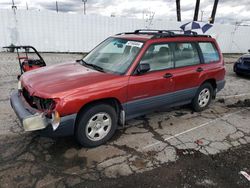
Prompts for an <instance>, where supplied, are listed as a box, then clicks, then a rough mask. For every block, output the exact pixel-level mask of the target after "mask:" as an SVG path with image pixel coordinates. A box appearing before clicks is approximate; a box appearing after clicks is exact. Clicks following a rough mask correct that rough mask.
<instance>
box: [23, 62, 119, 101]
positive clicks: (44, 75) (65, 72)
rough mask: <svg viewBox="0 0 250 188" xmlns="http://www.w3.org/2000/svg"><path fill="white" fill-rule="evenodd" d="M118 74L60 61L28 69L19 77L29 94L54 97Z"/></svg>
mask: <svg viewBox="0 0 250 188" xmlns="http://www.w3.org/2000/svg"><path fill="white" fill-rule="evenodd" d="M117 76H118V75H114V74H109V73H103V72H99V71H96V70H93V69H90V68H87V67H85V66H83V65H81V64H79V63H77V62H70V63H62V64H57V65H53V66H46V67H42V68H39V69H36V70H32V71H28V72H26V73H24V74H23V75H22V77H21V82H22V86H23V87H25V88H26V89H27V90H28V91H29V93H30V95H34V96H40V97H46V98H55V97H58V95H60V93H65V92H72V91H74V90H76V89H78V88H81V87H84V86H88V85H90V84H95V83H99V82H102V81H107V80H110V79H113V78H115V77H117Z"/></svg>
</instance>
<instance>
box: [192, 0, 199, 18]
mask: <svg viewBox="0 0 250 188" xmlns="http://www.w3.org/2000/svg"><path fill="white" fill-rule="evenodd" d="M199 8H200V0H196V5H195V11H194V19H193V21H197V20H198V15H199Z"/></svg>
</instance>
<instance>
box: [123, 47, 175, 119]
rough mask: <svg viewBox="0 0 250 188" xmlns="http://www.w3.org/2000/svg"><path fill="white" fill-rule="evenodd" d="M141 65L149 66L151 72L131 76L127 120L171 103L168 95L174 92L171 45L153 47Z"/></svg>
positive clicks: (126, 107) (147, 52)
mask: <svg viewBox="0 0 250 188" xmlns="http://www.w3.org/2000/svg"><path fill="white" fill-rule="evenodd" d="M140 64H149V65H150V70H149V71H148V72H146V73H143V74H136V73H135V74H134V75H132V76H130V79H129V85H128V102H127V103H126V106H125V109H126V110H125V111H126V116H127V118H126V119H130V118H133V117H135V116H138V115H141V114H145V113H147V112H149V111H152V110H155V109H157V108H158V107H161V106H164V105H167V104H168V103H169V98H168V95H169V93H171V92H173V88H174V81H173V77H172V71H173V67H174V62H173V52H172V49H171V47H170V44H167V43H161V44H153V45H151V46H150V47H149V48H148V49H147V51H146V52H145V54H144V56H143V57H142V59H141V61H140Z"/></svg>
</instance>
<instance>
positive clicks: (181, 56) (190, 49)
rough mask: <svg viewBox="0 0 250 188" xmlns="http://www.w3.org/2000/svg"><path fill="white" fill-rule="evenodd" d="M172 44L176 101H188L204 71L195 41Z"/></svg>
mask: <svg viewBox="0 0 250 188" xmlns="http://www.w3.org/2000/svg"><path fill="white" fill-rule="evenodd" d="M173 45H174V59H175V70H174V72H173V80H174V83H175V85H174V91H175V93H176V96H177V97H176V101H178V102H180V103H181V102H183V103H184V102H190V101H191V99H192V98H193V97H194V96H195V93H196V90H197V89H198V87H199V79H200V77H201V75H202V74H203V73H202V72H203V71H204V67H203V64H201V62H202V61H201V60H202V59H201V57H200V55H199V54H200V53H199V48H198V46H197V43H194V42H177V43H173Z"/></svg>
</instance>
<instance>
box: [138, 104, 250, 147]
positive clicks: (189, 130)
mask: <svg viewBox="0 0 250 188" xmlns="http://www.w3.org/2000/svg"><path fill="white" fill-rule="evenodd" d="M246 110H248V109H243V110H238V111H236V112H232V113H229V114H226V115H224V116H221V117H218V118H216V119H213V120H211V121H208V122H206V123H203V124H201V125H199V126H197V127H193V128H191V129H188V130H186V131H183V132H181V133H178V134H175V135H173V136H170V137H168V138H165V139H164V141H168V140H171V139H172V138H176V137H178V136H181V135H183V134H186V133H188V132H191V131H193V130H196V129H199V128H201V127H204V126H207V125H209V124H212V123H215V122H216V121H218V120H221V119H223V118H227V117H229V116H232V115H234V114H238V113H240V112H243V111H246ZM160 143H162V142H161V141H158V142H155V143H153V144H149V145H147V146H145V147H143V148H142V150H145V149H148V148H150V147H152V146H155V145H157V144H160Z"/></svg>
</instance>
